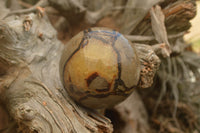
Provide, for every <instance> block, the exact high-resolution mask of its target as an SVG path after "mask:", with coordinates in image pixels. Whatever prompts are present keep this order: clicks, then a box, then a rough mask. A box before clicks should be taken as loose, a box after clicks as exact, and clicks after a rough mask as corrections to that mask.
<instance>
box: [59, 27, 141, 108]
mask: <svg viewBox="0 0 200 133" xmlns="http://www.w3.org/2000/svg"><path fill="white" fill-rule="evenodd" d="M131 45H132V46H131ZM60 73H61V78H62V80H63V84H64V87H65V89H66V90H67V92H68V94H69V95H70V97H71V98H72V99H74V100H75V101H76V102H77V103H79V104H81V105H83V106H85V107H88V108H92V109H101V108H109V107H113V106H114V105H116V104H117V103H119V102H121V101H123V100H124V99H126V98H127V97H128V96H129V95H130V94H131V93H132V91H133V90H134V88H135V87H136V85H137V84H138V80H139V75H140V64H139V59H138V56H137V53H136V50H135V48H134V45H133V44H131V42H129V41H128V40H127V39H126V38H125V37H124V36H123V35H122V34H120V33H119V32H117V31H115V30H110V29H106V28H91V29H87V30H84V31H82V32H80V33H79V34H77V35H76V36H74V37H73V38H72V39H71V40H70V41H69V42H68V43H67V44H66V45H65V49H64V51H63V55H62V57H61V62H60Z"/></svg>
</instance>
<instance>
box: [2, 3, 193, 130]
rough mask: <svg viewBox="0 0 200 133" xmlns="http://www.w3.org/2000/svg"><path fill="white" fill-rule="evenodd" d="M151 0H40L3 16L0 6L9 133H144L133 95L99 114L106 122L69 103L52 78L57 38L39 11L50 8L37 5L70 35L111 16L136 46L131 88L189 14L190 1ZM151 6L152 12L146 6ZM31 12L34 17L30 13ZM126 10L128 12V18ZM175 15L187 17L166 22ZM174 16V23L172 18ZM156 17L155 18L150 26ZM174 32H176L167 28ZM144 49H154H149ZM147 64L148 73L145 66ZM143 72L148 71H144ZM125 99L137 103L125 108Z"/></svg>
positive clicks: (167, 48) (143, 115)
mask: <svg viewBox="0 0 200 133" xmlns="http://www.w3.org/2000/svg"><path fill="white" fill-rule="evenodd" d="M158 2H159V1H158V0H156V1H155V0H151V1H149V2H147V3H146V2H144V1H143V0H142V1H141V0H140V1H138V0H128V1H127V2H124V1H123V0H119V1H107V0H105V1H104V0H102V1H98V0H94V1H88V0H69V1H65V0H60V1H58V0H48V1H47V0H41V1H39V2H38V3H37V4H36V5H35V6H33V7H31V8H29V9H25V10H24V9H23V10H17V11H15V10H14V11H10V10H9V9H6V8H5V6H3V5H5V3H4V2H3V1H1V4H0V6H2V8H1V10H2V11H3V12H4V13H3V14H1V12H0V17H1V18H3V19H2V20H1V21H0V68H1V69H0V75H1V77H0V96H1V98H0V100H1V101H3V103H4V104H6V106H7V110H8V112H9V114H10V116H11V118H13V119H14V121H15V124H16V125H17V131H18V132H38V133H43V132H47V133H49V132H52V133H60V132H62V133H68V132H83V133H90V132H100V133H101V132H105V133H110V132H113V130H114V132H123V133H129V132H134V133H148V132H149V131H150V126H149V124H148V115H147V112H146V109H145V106H144V105H143V102H142V100H141V99H140V96H139V95H138V94H137V91H135V92H134V93H133V94H132V95H131V96H130V97H129V98H128V99H127V100H125V101H124V102H122V103H121V104H119V105H117V106H116V107H114V108H113V109H111V110H107V111H106V113H105V114H106V116H107V117H109V118H110V119H109V118H107V117H106V116H104V115H103V114H100V113H99V112H97V111H95V110H90V109H86V108H84V107H81V106H79V105H78V104H76V103H75V102H74V101H73V100H71V98H70V97H69V96H68V95H67V93H66V91H65V89H64V87H63V85H62V83H61V79H60V75H59V61H60V57H61V54H62V50H63V47H64V46H63V44H62V42H61V41H59V40H58V39H57V32H56V31H55V29H54V28H53V27H52V25H51V24H50V22H49V19H48V18H47V15H46V12H47V13H48V12H51V11H52V10H51V9H50V8H48V9H49V10H48V9H47V10H46V12H44V11H43V9H42V8H38V6H41V7H45V6H47V5H49V6H51V7H53V8H55V9H56V10H57V11H58V12H59V13H60V14H62V15H63V16H64V18H63V17H62V18H61V19H59V20H60V22H59V24H57V26H55V27H56V28H57V27H59V26H60V25H62V24H63V23H66V24H65V25H64V26H65V27H67V28H68V29H70V27H73V25H76V24H77V23H79V22H85V21H86V23H87V24H88V25H90V26H91V25H94V24H96V23H97V22H98V20H100V19H102V18H103V17H105V16H108V15H109V16H111V17H112V19H114V20H116V22H115V24H114V25H116V26H117V27H121V28H118V29H119V30H120V32H121V33H123V34H126V37H127V38H129V39H130V40H131V41H133V42H135V43H136V44H134V45H135V46H136V49H137V50H138V53H139V55H140V61H141V68H142V71H141V73H142V75H143V77H146V78H141V79H140V83H139V85H140V86H139V87H142V88H144V87H149V85H151V84H152V83H153V77H154V74H155V72H156V70H157V69H158V67H159V65H158V64H159V60H158V58H157V56H156V55H155V53H154V51H155V52H156V53H157V54H159V55H160V56H161V57H167V56H169V55H170V53H171V52H173V50H172V51H171V46H174V45H175V43H173V42H176V40H177V39H178V38H181V37H182V36H183V34H184V33H185V31H186V30H187V29H188V28H189V26H190V25H189V22H188V21H184V20H185V19H186V18H189V19H190V18H192V17H194V15H195V14H194V12H193V9H194V7H195V6H194V1H192V0H191V1H188V2H184V1H183V0H179V1H175V0H171V1H170V2H160V3H158ZM143 3H146V4H143ZM155 4H157V6H155V7H153V8H152V6H153V5H155ZM180 5H182V6H180ZM179 6H180V8H178V7H179ZM189 7H192V8H191V9H189ZM185 10H186V11H185ZM35 11H39V13H37V14H34V13H32V12H35ZM121 11H123V14H121ZM133 11H135V13H134V14H132V15H131V16H130V13H131V12H133ZM149 11H150V13H149V14H148V12H149ZM188 12H189V13H188ZM24 14H26V15H24ZM183 14H185V15H188V16H186V17H183V18H182V21H183V22H184V23H182V22H180V23H172V22H174V21H176V20H177V19H180V18H181V16H182V15H183ZM15 15H20V16H15ZM177 15H178V16H180V17H178V18H177V17H174V16H177ZM74 16H76V17H74ZM160 16H162V19H158V21H156V19H157V18H159V17H160ZM133 19H134V20H135V21H132V20H133ZM77 20H78V21H77ZM121 20H123V21H121ZM150 20H151V21H150ZM150 22H152V23H150ZM124 23H126V24H124ZM165 26H166V27H165ZM174 27H176V28H177V29H173V28H174ZM60 28H61V29H62V26H61V27H60ZM116 29H117V28H116ZM163 29H164V30H163ZM176 31H178V32H176ZM139 43H140V44H139ZM145 44H151V45H154V44H156V45H154V46H152V47H151V46H148V45H145ZM179 49H180V48H178V51H180V50H179ZM152 53H153V54H152ZM152 55H153V56H152ZM151 57H154V58H152V62H148V65H147V63H146V61H149V58H151ZM154 65H156V67H152V66H154ZM152 68H154V69H152ZM146 70H151V73H148V71H146ZM147 79H148V80H147ZM144 83H145V84H144ZM133 101H137V102H134V103H132V102H133ZM111 114H116V115H114V118H117V119H113V117H112V115H111ZM111 120H112V121H111ZM116 122H119V123H116ZM12 127H13V126H12ZM6 130H7V129H5V131H6Z"/></svg>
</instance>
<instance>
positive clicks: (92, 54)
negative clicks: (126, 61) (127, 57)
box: [64, 38, 118, 91]
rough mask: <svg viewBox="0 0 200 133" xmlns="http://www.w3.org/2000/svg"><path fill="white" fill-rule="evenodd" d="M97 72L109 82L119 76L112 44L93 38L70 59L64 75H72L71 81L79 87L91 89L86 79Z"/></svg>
mask: <svg viewBox="0 0 200 133" xmlns="http://www.w3.org/2000/svg"><path fill="white" fill-rule="evenodd" d="M95 72H97V73H98V74H99V76H101V77H103V78H105V79H106V80H107V82H108V83H112V81H113V80H114V78H115V77H116V76H118V69H117V54H116V53H115V52H114V50H113V48H112V46H111V45H109V44H104V43H103V42H102V41H99V40H97V39H93V38H91V39H90V40H89V42H88V44H87V45H86V46H85V47H83V48H81V49H80V50H79V51H78V52H77V53H75V54H74V55H73V57H72V58H71V59H70V60H69V61H68V63H67V64H66V68H65V73H64V76H65V77H69V76H70V78H71V83H72V84H74V85H76V86H77V88H78V89H84V90H85V91H89V90H88V86H87V82H86V79H87V78H88V77H89V76H90V75H91V74H93V73H95ZM67 80H68V78H66V79H65V82H69V81H67ZM111 90H112V89H110V91H111ZM81 91H83V90H81ZM90 91H91V90H90Z"/></svg>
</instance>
